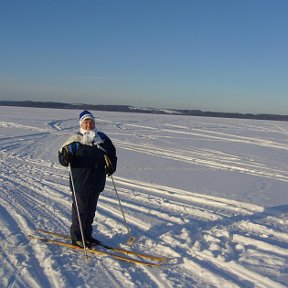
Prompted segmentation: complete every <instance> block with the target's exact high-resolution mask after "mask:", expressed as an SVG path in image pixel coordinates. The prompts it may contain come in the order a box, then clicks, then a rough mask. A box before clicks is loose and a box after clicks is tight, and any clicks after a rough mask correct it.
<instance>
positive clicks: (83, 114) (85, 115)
mask: <svg viewBox="0 0 288 288" xmlns="http://www.w3.org/2000/svg"><path fill="white" fill-rule="evenodd" d="M86 119H91V120H93V121H94V122H95V118H94V116H93V114H92V113H91V112H89V111H87V110H84V111H83V112H81V113H80V115H79V124H80V126H81V124H82V122H83V121H84V120H86Z"/></svg>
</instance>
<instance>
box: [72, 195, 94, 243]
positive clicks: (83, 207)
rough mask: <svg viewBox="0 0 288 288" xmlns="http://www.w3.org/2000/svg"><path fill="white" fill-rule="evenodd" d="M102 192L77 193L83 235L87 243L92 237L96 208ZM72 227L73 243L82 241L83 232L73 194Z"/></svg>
mask: <svg viewBox="0 0 288 288" xmlns="http://www.w3.org/2000/svg"><path fill="white" fill-rule="evenodd" d="M99 195H100V192H97V191H87V192H85V193H77V192H76V198H77V203H78V208H79V213H80V218H81V223H82V228H83V234H84V238H85V241H86V240H89V239H91V237H92V229H93V228H92V223H93V219H94V216H95V212H96V207H97V203H98V199H99ZM72 201H73V202H72V225H71V227H70V235H71V240H72V241H77V240H80V241H82V237H81V230H80V225H79V221H78V214H77V208H76V203H75V199H74V195H73V194H72Z"/></svg>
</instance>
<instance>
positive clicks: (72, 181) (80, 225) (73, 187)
mask: <svg viewBox="0 0 288 288" xmlns="http://www.w3.org/2000/svg"><path fill="white" fill-rule="evenodd" d="M69 172H70V178H71V183H72V190H73V191H72V192H73V196H74V199H75V205H76V210H77V216H78V222H79V227H80V232H81V237H82V242H83V247H84V255H85V256H86V259H88V255H87V251H86V245H85V238H84V233H83V228H82V222H81V216H80V212H79V206H78V201H77V197H76V191H75V186H74V180H73V174H72V169H71V164H70V163H69Z"/></svg>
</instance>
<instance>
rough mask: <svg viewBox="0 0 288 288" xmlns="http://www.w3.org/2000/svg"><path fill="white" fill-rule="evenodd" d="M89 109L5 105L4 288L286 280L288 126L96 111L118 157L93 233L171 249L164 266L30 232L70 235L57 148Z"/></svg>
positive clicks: (1, 116) (0, 242)
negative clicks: (123, 259)
mask: <svg viewBox="0 0 288 288" xmlns="http://www.w3.org/2000/svg"><path fill="white" fill-rule="evenodd" d="M80 112H81V111H76V110H75V111H74V110H56V109H55V110H53V109H52V110H51V109H39V108H16V107H0V148H1V158H0V161H1V162H0V163H1V164H0V165H1V170H0V185H1V193H0V227H1V230H0V286H1V287H14V288H15V287H46V288H47V287H57V288H59V287H60V288H61V287H113V288H114V287H125V288H127V287H141V288H143V287H149V288H151V287H171V288H172V287H173V288H175V287H287V286H288V233H287V232H288V170H287V167H288V164H287V163H288V123H287V122H273V121H255V120H240V119H224V118H202V117H189V116H176V115H152V114H144V113H143V114H137V113H116V112H115V113H114V112H94V114H95V116H96V121H97V128H98V130H100V131H103V132H105V133H106V134H108V136H109V137H110V138H111V139H112V140H113V142H114V144H115V146H116V148H117V154H118V158H119V161H118V169H117V172H116V173H115V174H114V181H115V184H116V187H117V190H118V193H119V196H120V199H121V203H122V206H123V209H124V213H125V216H126V220H127V224H128V226H129V228H130V229H131V235H133V236H134V237H136V241H135V242H134V244H132V245H131V246H128V245H127V240H128V239H129V237H130V236H131V235H128V234H127V229H126V226H125V222H124V221H123V217H122V213H121V210H120V209H119V203H118V200H117V195H116V193H115V191H114V186H113V183H112V181H111V179H110V178H108V179H107V185H106V189H105V191H104V192H103V193H102V194H101V196H100V200H99V205H98V208H97V213H96V217H95V221H94V226H93V227H94V232H93V233H94V234H93V235H94V237H96V238H98V239H100V240H102V241H104V242H105V243H107V244H110V245H114V246H120V247H123V248H129V249H132V250H135V251H139V252H145V253H150V254H154V255H161V256H166V257H168V260H167V261H166V262H165V263H164V264H163V265H162V266H161V267H145V266H140V265H134V264H129V263H125V262H121V261H119V260H115V259H112V258H111V257H107V256H97V255H90V257H89V258H88V260H87V259H86V258H85V257H84V254H83V253H82V251H73V250H71V249H69V248H65V247H60V246H55V245H53V244H49V243H43V242H41V241H38V240H35V239H31V238H30V237H29V234H33V233H34V234H35V230H36V229H38V228H43V229H46V230H51V231H54V232H59V233H63V234H68V233H69V226H70V208H71V192H70V190H69V186H68V169H67V168H65V167H62V166H61V165H60V164H59V163H58V158H57V150H58V148H59V147H60V146H61V145H62V144H63V143H64V142H65V140H66V139H67V138H68V137H69V136H70V135H71V134H72V133H74V132H76V131H78V129H79V126H78V125H79V124H78V115H79V113H80Z"/></svg>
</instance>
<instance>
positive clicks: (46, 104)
mask: <svg viewBox="0 0 288 288" xmlns="http://www.w3.org/2000/svg"><path fill="white" fill-rule="evenodd" d="M0 106H16V107H35V108H51V109H52V108H53V109H74V110H94V111H114V112H137V113H153V114H171V115H189V116H204V117H221V118H239V119H255V120H276V121H288V115H277V114H251V113H229V112H210V111H201V110H178V109H157V108H137V107H133V106H129V105H92V104H82V103H79V104H78V103H76V104H71V103H60V102H40V101H0Z"/></svg>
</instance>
